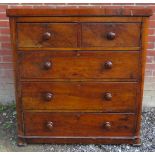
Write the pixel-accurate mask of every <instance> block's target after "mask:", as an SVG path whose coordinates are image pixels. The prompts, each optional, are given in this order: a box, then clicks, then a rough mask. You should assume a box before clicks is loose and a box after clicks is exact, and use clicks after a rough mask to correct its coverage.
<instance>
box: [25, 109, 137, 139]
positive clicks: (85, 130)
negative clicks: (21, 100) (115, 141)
mask: <svg viewBox="0 0 155 155" xmlns="http://www.w3.org/2000/svg"><path fill="white" fill-rule="evenodd" d="M24 117H25V135H26V136H58V137H59V136H60V137H61V136H75V137H76V136H80V137H82V136H86V137H87V136H88V137H90V136H107V137H108V136H117V137H118V136H132V135H133V132H134V124H135V123H134V120H135V117H134V115H129V114H101V113H87V114H84V113H32V112H26V113H25V116H24Z"/></svg>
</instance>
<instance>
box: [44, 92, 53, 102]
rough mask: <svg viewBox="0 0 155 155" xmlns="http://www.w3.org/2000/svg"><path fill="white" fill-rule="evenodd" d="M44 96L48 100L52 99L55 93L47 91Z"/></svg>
mask: <svg viewBox="0 0 155 155" xmlns="http://www.w3.org/2000/svg"><path fill="white" fill-rule="evenodd" d="M44 98H45V100H46V101H51V100H52V98H53V94H52V93H45V95H44Z"/></svg>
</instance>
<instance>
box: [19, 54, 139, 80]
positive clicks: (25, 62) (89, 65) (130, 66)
mask: <svg viewBox="0 0 155 155" xmlns="http://www.w3.org/2000/svg"><path fill="white" fill-rule="evenodd" d="M139 65H140V63H139V52H127V51H126V52H110V51H106V52H102V51H100V52H97V51H96V52H95V51H92V52H87V51H83V52H74V51H72V52H66V53H63V52H59V51H58V52H52V51H51V52H50V51H49V52H47V51H46V52H45V51H42V52H23V53H22V54H21V55H20V65H19V67H20V72H21V78H44V79H48V78H52V79H64V80H65V79H114V80H115V79H128V80H136V79H138V76H139V75H138V73H139Z"/></svg>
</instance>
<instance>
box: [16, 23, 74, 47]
mask: <svg viewBox="0 0 155 155" xmlns="http://www.w3.org/2000/svg"><path fill="white" fill-rule="evenodd" d="M17 27H18V29H17V39H18V44H17V46H18V47H27V48H28V47H37V48H41V47H77V24H74V23H42V24H41V23H19V24H17ZM32 32H33V33H32Z"/></svg>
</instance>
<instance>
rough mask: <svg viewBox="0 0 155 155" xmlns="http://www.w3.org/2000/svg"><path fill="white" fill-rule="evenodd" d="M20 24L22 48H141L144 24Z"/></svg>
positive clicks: (18, 31) (19, 38)
mask: <svg viewBox="0 0 155 155" xmlns="http://www.w3.org/2000/svg"><path fill="white" fill-rule="evenodd" d="M80 24H81V26H80V25H78V24H77V23H18V24H17V47H18V48H80V47H82V48H93V47H94V48H96V47H98V48H102V50H104V49H105V50H106V48H112V49H117V48H126V49H127V48H138V47H139V46H140V27H141V24H140V23H105V22H104V23H82V22H81V23H80Z"/></svg>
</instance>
